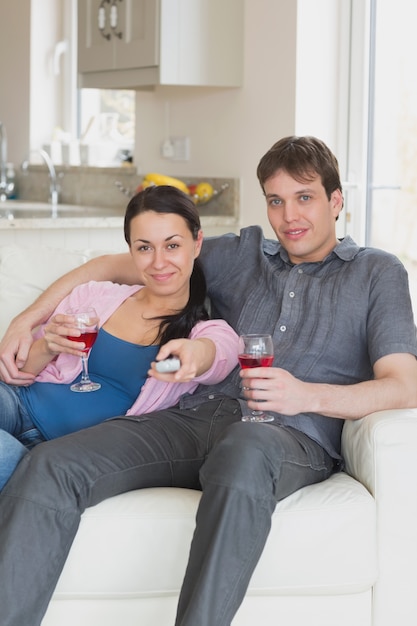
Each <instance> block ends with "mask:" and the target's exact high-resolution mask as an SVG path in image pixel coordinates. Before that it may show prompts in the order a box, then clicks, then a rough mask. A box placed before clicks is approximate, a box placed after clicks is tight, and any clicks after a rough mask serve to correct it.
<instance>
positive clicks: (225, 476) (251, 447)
mask: <svg viewBox="0 0 417 626" xmlns="http://www.w3.org/2000/svg"><path fill="white" fill-rule="evenodd" d="M262 429H264V430H263V432H261V431H262ZM268 430H269V429H268ZM265 431H266V429H265V425H260V424H251V423H249V422H236V423H234V424H232V425H231V426H230V427H229V428H228V429H227V430H226V431H225V432H224V433H223V435H222V437H221V438H220V439H219V441H218V442H216V445H215V446H214V447H213V449H212V450H211V452H210V454H209V456H208V459H207V461H206V462H205V463H204V465H203V467H202V469H201V473H200V479H201V484H202V486H203V488H204V485H205V484H207V483H217V484H220V485H223V486H230V487H233V488H237V489H242V490H244V491H248V490H249V491H251V492H253V495H255V496H257V497H260V496H261V495H262V494H264V493H265V491H267V492H268V494H269V493H271V490H272V471H271V465H270V462H269V458H268V454H267V451H266V446H265V445H264V442H265V438H266V437H267V432H265Z"/></svg>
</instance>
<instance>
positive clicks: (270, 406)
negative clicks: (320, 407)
mask: <svg viewBox="0 0 417 626" xmlns="http://www.w3.org/2000/svg"><path fill="white" fill-rule="evenodd" d="M240 376H241V378H242V387H243V392H244V395H245V398H246V399H247V400H248V406H249V408H250V409H252V410H257V411H274V412H275V413H282V414H283V415H297V414H298V413H302V412H304V411H308V410H309V409H308V408H307V406H306V393H305V391H306V389H305V388H306V386H308V383H304V382H302V381H301V380H298V379H297V378H295V377H294V376H293V375H292V374H290V373H289V372H287V371H286V370H283V369H281V368H278V367H253V368H247V369H242V370H241V372H240Z"/></svg>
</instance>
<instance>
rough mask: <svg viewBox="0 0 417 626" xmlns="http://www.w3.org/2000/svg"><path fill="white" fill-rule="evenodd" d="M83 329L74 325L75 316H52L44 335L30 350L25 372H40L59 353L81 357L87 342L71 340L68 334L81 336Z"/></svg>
mask: <svg viewBox="0 0 417 626" xmlns="http://www.w3.org/2000/svg"><path fill="white" fill-rule="evenodd" d="M80 334H81V331H80V330H79V329H78V328H76V327H75V326H74V318H73V317H72V316H71V315H63V314H62V313H60V314H57V315H54V317H51V319H50V320H49V322H48V323H47V324H46V325H45V327H44V335H43V337H41V338H40V339H36V340H35V341H34V342H33V344H32V346H31V348H30V351H29V355H28V358H27V360H26V363H25V365H24V366H23V367H24V370H25V372H29V373H30V374H35V375H36V374H39V372H41V371H42V370H43V369H44V367H46V366H47V365H48V363H50V362H51V361H52V360H53V359H54V358H55V357H57V356H58V355H59V354H62V353H66V354H72V355H74V356H76V357H79V358H80V357H81V356H82V354H83V352H82V349H80V348H84V347H85V344H84V343H80V342H75V341H71V339H68V336H75V337H79V336H80Z"/></svg>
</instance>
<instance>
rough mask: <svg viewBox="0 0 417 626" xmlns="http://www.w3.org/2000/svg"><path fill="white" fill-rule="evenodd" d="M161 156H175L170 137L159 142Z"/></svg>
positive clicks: (165, 157)
mask: <svg viewBox="0 0 417 626" xmlns="http://www.w3.org/2000/svg"><path fill="white" fill-rule="evenodd" d="M161 156H162V157H163V158H164V159H173V158H174V156H175V149H174V144H173V142H172V141H171V139H165V141H163V142H162V144H161Z"/></svg>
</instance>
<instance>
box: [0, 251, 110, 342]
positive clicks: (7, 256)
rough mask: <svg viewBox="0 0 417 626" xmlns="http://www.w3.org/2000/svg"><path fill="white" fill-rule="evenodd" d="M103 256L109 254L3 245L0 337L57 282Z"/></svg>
mask: <svg viewBox="0 0 417 626" xmlns="http://www.w3.org/2000/svg"><path fill="white" fill-rule="evenodd" d="M100 254H106V251H105V250H90V249H86V250H60V249H58V248H48V247H42V248H34V247H26V246H22V245H11V246H0V337H2V336H3V334H4V332H5V330H6V328H7V326H8V325H9V323H10V321H11V319H12V318H13V317H14V316H15V315H17V314H18V313H19V312H20V311H23V309H25V308H26V307H27V306H29V304H31V303H32V302H33V301H34V300H35V299H36V298H37V297H38V296H39V295H40V293H42V291H43V290H44V289H46V287H48V285H50V284H51V283H52V282H53V281H54V280H56V279H57V278H59V277H60V276H62V275H63V274H65V273H66V272H69V271H70V270H72V269H74V267H78V266H79V265H81V264H82V263H85V262H86V261H88V260H89V259H91V258H93V257H95V256H99V255H100Z"/></svg>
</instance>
